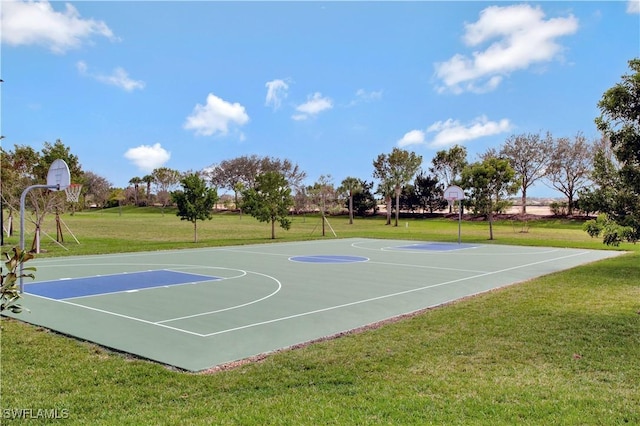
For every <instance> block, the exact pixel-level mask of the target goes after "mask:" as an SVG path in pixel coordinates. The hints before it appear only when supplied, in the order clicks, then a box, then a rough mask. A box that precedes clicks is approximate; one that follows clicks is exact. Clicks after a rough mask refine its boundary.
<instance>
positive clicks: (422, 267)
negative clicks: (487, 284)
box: [368, 260, 490, 274]
mask: <svg viewBox="0 0 640 426" xmlns="http://www.w3.org/2000/svg"><path fill="white" fill-rule="evenodd" d="M368 263H373V264H376V265H388V266H402V267H404V268H421V269H438V270H442V271H452V272H471V273H474V274H486V273H489V272H490V271H476V270H474V269H460V268H445V267H442V266H429V265H416V264H413V263H393V262H378V261H375V260H371V261H369V262H368Z"/></svg>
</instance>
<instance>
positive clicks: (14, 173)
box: [2, 139, 83, 252]
mask: <svg viewBox="0 0 640 426" xmlns="http://www.w3.org/2000/svg"><path fill="white" fill-rule="evenodd" d="M70 151H71V150H70V148H69V147H67V146H65V145H64V144H63V143H62V141H60V140H59V139H58V140H56V142H55V143H53V144H51V143H49V142H44V146H43V148H42V151H41V152H36V151H35V150H34V149H33V148H31V147H27V146H15V149H14V151H13V152H12V153H7V154H8V157H9V158H8V163H9V164H10V166H9V167H10V169H13V170H10V171H5V170H4V167H3V170H2V192H3V194H2V195H3V198H4V197H6V199H7V201H8V202H9V204H10V206H11V208H12V211H13V210H15V211H18V210H19V209H20V198H21V194H22V192H23V191H24V189H25V188H27V187H28V186H30V185H35V184H44V183H46V180H47V174H48V172H49V167H50V166H51V164H52V163H53V162H54V161H55V160H57V159H62V160H64V161H65V162H66V163H67V165H68V166H69V171H70V175H71V182H74V183H82V177H83V172H82V168H81V166H80V163H79V161H78V157H77V156H75V155H73V154H71V152H70ZM5 164H6V162H5V161H3V166H4V165H5ZM5 179H7V181H6V182H5ZM5 191H7V192H5ZM28 201H29V206H28V207H31V211H32V213H33V216H32V218H30V220H31V221H32V222H33V223H34V224H35V228H36V231H35V235H34V242H33V244H32V247H33V249H34V250H35V251H36V252H39V250H40V247H39V241H40V227H41V225H42V223H43V221H44V219H45V217H46V215H47V214H48V213H50V212H53V211H56V212H58V211H60V210H62V209H63V208H64V206H65V202H66V200H65V197H64V192H62V191H50V190H45V189H39V190H34V191H30V192H29V194H28ZM10 220H11V218H10Z"/></svg>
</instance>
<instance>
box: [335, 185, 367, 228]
mask: <svg viewBox="0 0 640 426" xmlns="http://www.w3.org/2000/svg"><path fill="white" fill-rule="evenodd" d="M360 191H362V184H361V183H360V179H358V178H355V177H352V176H349V177H346V178H344V180H343V181H342V183H341V185H340V188H338V192H340V193H342V194H346V195H347V197H349V225H353V196H354V195H355V194H357V193H358V192H360Z"/></svg>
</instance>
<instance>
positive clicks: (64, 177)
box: [47, 159, 71, 191]
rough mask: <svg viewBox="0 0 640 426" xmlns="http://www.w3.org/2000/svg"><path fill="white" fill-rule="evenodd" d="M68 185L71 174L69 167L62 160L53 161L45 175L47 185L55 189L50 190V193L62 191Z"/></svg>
mask: <svg viewBox="0 0 640 426" xmlns="http://www.w3.org/2000/svg"><path fill="white" fill-rule="evenodd" d="M70 184H71V173H70V172H69V166H68V165H67V163H66V162H65V161H64V160H60V159H57V160H54V161H53V163H51V166H50V167H49V172H48V173H47V185H51V186H56V188H51V190H52V191H58V190H60V191H64V189H65V188H66V187H67V186H69V185H70Z"/></svg>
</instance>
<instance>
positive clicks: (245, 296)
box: [11, 238, 621, 371]
mask: <svg viewBox="0 0 640 426" xmlns="http://www.w3.org/2000/svg"><path fill="white" fill-rule="evenodd" d="M620 254H621V252H617V251H604V250H601V251H600V250H582V249H558V248H545V247H519V246H501V245H483V244H465V243H461V244H460V243H437V242H429V241H404V240H377V239H366V238H351V239H332V240H321V241H308V242H291V243H274V244H261V245H246V246H233V247H220V248H208V249H194V250H176V251H161V252H144V253H130V254H113V255H101V256H82V257H63V258H50V259H36V260H34V261H31V262H30V264H29V266H35V267H36V268H37V272H36V280H35V281H31V280H28V279H26V280H25V281H24V285H23V288H24V294H23V299H22V300H21V304H22V306H23V307H25V308H27V309H29V310H30V312H27V311H26V310H25V311H23V312H22V313H20V314H17V315H11V316H13V317H15V318H18V319H20V320H22V321H26V322H29V323H33V324H37V325H40V326H43V327H46V328H49V329H52V330H56V331H59V332H61V333H64V334H67V335H70V336H73V337H76V338H78V339H82V340H87V341H90V342H95V343H97V344H99V345H103V346H105V347H108V348H112V349H115V350H118V351H122V352H126V353H131V354H134V355H136V356H139V357H142V358H147V359H150V360H153V361H156V362H159V363H163V364H167V365H171V366H175V367H178V368H180V369H184V370H189V371H201V370H205V369H209V368H212V367H215V366H219V365H223V364H226V363H230V362H234V361H238V360H242V359H246V358H250V357H253V356H257V355H260V354H265V353H270V352H273V351H277V350H280V349H283V348H288V347H291V346H295V345H298V344H301V343H305V342H310V341H314V340H316V339H320V338H323V337H327V336H332V335H336V334H339V333H343V332H345V331H348V330H353V329H356V328H359V327H362V326H366V325H368V324H372V323H375V322H379V321H382V320H385V319H389V318H393V317H396V316H399V315H404V314H407V313H411V312H415V311H419V310H422V309H425V308H429V307H434V306H438V305H441V304H443V303H446V302H449V301H453V300H456V299H459V298H462V297H466V296H470V295H474V294H478V293H482V292H485V291H489V290H491V289H495V288H499V287H502V286H506V285H510V284H514V283H518V282H521V281H524V280H529V279H532V278H535V277H538V276H541V275H545V274H549V273H552V272H556V271H559V270H563V269H567V268H571V267H574V266H577V265H580V264H584V263H589V262H594V261H597V260H601V259H605V258H609V257H613V256H617V255H620Z"/></svg>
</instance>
